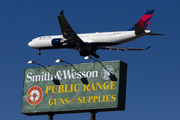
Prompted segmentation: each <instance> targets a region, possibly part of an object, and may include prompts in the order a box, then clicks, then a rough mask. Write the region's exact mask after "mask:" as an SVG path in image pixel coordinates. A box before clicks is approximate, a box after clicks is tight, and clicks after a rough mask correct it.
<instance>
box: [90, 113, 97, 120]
mask: <svg viewBox="0 0 180 120" xmlns="http://www.w3.org/2000/svg"><path fill="white" fill-rule="evenodd" d="M95 118H96V112H95V111H92V112H91V117H90V120H95Z"/></svg>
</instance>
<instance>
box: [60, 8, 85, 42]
mask: <svg viewBox="0 0 180 120" xmlns="http://www.w3.org/2000/svg"><path fill="white" fill-rule="evenodd" d="M58 20H59V25H60V27H61V31H62V35H63V37H64V38H66V39H67V41H65V42H66V43H68V44H78V45H79V44H85V43H84V42H83V41H82V40H81V39H80V38H79V37H78V35H77V34H76V33H75V31H74V30H73V29H72V28H71V26H70V25H69V23H68V22H67V20H66V18H65V17H64V15H63V10H62V11H61V13H60V15H59V16H58Z"/></svg>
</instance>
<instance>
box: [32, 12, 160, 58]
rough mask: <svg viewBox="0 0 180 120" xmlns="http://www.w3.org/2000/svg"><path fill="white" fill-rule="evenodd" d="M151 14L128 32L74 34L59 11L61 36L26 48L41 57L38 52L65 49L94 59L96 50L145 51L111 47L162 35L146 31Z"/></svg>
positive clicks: (145, 15)
mask: <svg viewBox="0 0 180 120" xmlns="http://www.w3.org/2000/svg"><path fill="white" fill-rule="evenodd" d="M153 13H154V9H149V10H148V11H147V12H146V13H145V14H144V15H143V16H142V17H141V19H140V20H139V21H138V22H137V23H136V24H134V26H133V27H132V28H131V29H129V30H128V31H116V32H96V33H86V34H76V32H75V31H74V30H73V29H72V28H71V26H70V25H69V23H68V22H67V20H66V18H65V17H64V14H63V11H61V13H60V15H59V16H58V20H59V24H60V28H61V31H62V35H53V36H41V37H37V38H35V39H33V40H32V41H30V42H29V43H28V46H29V47H31V48H35V49H38V55H41V53H40V50H45V49H63V48H66V49H75V50H78V51H79V53H80V55H81V56H90V55H92V56H94V57H95V58H99V55H97V54H96V51H97V50H98V49H108V50H123V51H126V50H146V49H148V48H150V46H149V47H147V48H124V47H115V46H113V45H118V44H123V43H126V42H129V41H132V40H135V39H137V38H139V37H142V36H144V35H163V34H156V33H152V32H151V30H146V29H147V27H148V24H149V22H150V20H151V18H152V15H153Z"/></svg>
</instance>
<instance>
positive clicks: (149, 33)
mask: <svg viewBox="0 0 180 120" xmlns="http://www.w3.org/2000/svg"><path fill="white" fill-rule="evenodd" d="M146 35H165V34H159V33H146Z"/></svg>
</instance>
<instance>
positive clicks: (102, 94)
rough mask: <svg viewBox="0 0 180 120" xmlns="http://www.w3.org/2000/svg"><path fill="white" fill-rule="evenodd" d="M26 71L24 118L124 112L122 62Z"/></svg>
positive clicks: (124, 71) (123, 72)
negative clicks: (78, 113)
mask: <svg viewBox="0 0 180 120" xmlns="http://www.w3.org/2000/svg"><path fill="white" fill-rule="evenodd" d="M46 68H47V70H48V71H49V72H48V71H47V70H46V69H44V68H43V67H36V68H26V69H25V71H24V84H23V93H22V110H21V112H22V113H23V114H26V115H42V114H48V113H52V112H53V113H55V114H56V113H59V114H61V113H77V112H89V111H92V110H95V111H110V110H111V111H112V110H113V111H114V110H124V109H125V95H126V73H127V64H126V63H124V62H121V61H108V62H102V63H98V62H97V63H85V64H75V65H60V66H47V67H46Z"/></svg>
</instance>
